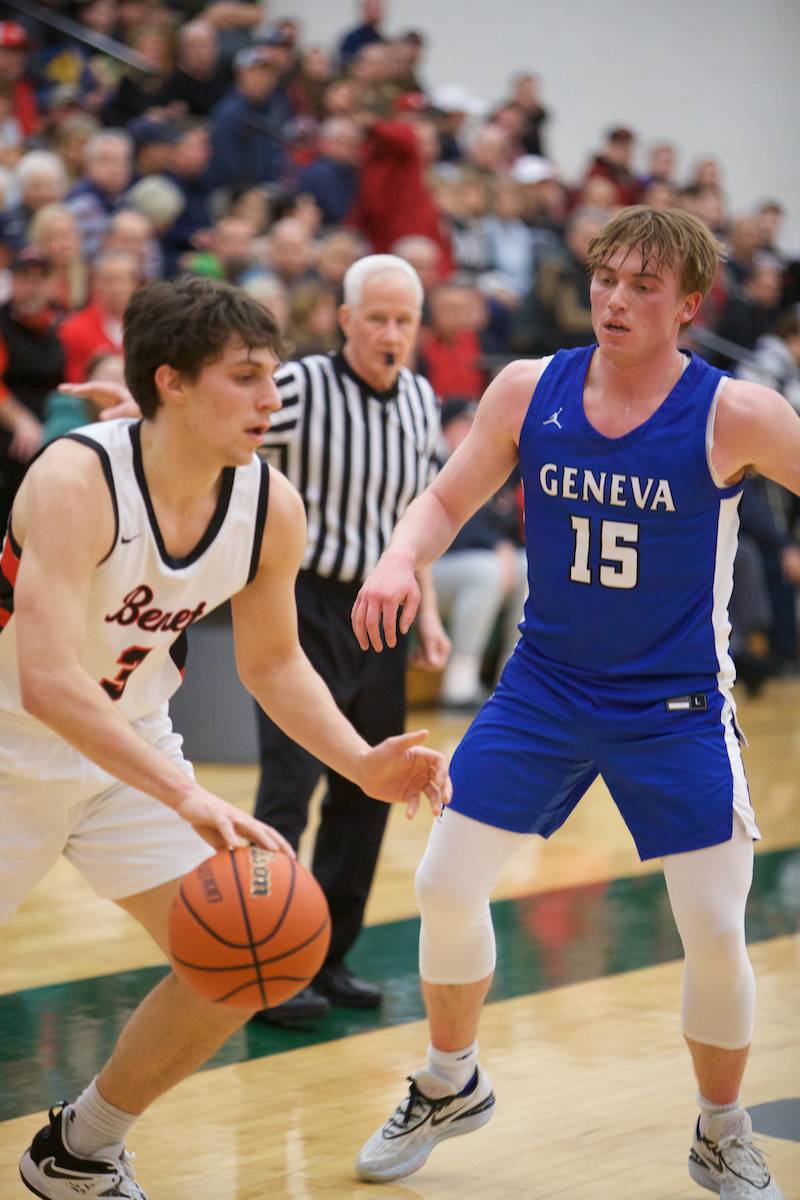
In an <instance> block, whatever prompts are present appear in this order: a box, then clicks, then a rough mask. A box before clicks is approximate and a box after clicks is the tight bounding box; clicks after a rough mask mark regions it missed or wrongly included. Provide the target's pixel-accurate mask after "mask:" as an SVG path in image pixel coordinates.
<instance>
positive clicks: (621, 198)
mask: <svg viewBox="0 0 800 1200" xmlns="http://www.w3.org/2000/svg"><path fill="white" fill-rule="evenodd" d="M635 142H636V134H635V133H634V132H633V130H632V129H627V128H626V127H625V126H622V125H617V126H615V127H614V128H613V129H610V130H609V131H608V133H607V134H606V139H605V142H604V143H603V145H602V147H601V149H600V150H598V152H597V154H595V156H594V158H593V159H592V161H591V163H590V164H589V169H588V171H587V172H586V176H587V178H591V176H592V175H602V176H603V177H604V178H605V179H610V180H611V182H612V183H613V184H614V186H615V188H616V189H617V203H618V204H622V205H627V204H637V203H638V201H639V196H640V194H641V187H640V184H639V181H638V180H637V178H636V176H635V175H634V173H633V148H634V144H635Z"/></svg>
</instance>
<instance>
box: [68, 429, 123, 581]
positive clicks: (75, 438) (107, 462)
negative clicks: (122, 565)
mask: <svg viewBox="0 0 800 1200" xmlns="http://www.w3.org/2000/svg"><path fill="white" fill-rule="evenodd" d="M63 436H64V437H65V438H67V439H68V440H69V441H71V442H80V443H81V445H82V446H88V447H89V448H90V450H94V451H95V452H96V454H97V457H98V458H99V459H100V465H101V467H102V468H103V475H104V476H105V480H106V483H107V484H108V490H109V492H110V493H111V503H112V505H113V508H114V538H113V540H112V542H111V545H110V547H109V549H108V553H107V554H104V555H103V557H102V558H101V559H100V562H99V563H98V564H97V565H98V567H102V565H103V563H104V562H107V561H108V559H109V558H110V557H111V555H112V553H113V552H114V547H115V546H116V544H117V538H118V536H119V505H118V503H117V489H116V488H115V487H114V473H113V471H112V470H111V459H110V458H109V457H108V451H107V450H106V448H105V446H101V445H100V443H99V442H95V441H93V439H92V438H90V437H84V435H83V434H82V433H65V434H64V435H63Z"/></svg>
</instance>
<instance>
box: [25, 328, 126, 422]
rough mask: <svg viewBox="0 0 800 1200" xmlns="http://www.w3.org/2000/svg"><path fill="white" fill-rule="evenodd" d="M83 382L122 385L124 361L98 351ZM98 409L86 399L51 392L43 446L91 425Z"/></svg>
mask: <svg viewBox="0 0 800 1200" xmlns="http://www.w3.org/2000/svg"><path fill="white" fill-rule="evenodd" d="M86 380H87V381H91V382H93V383H115V384H118V385H120V386H124V385H125V359H124V358H123V357H122V355H121V354H110V353H108V352H106V351H100V353H99V354H95V355H94V357H93V358H92V359H90V360H89V363H88V364H87V367H86ZM99 416H100V409H99V408H98V406H97V405H96V404H95V403H94V401H93V400H90V399H89V397H88V396H70V395H68V394H67V393H66V392H62V391H58V390H56V391H54V392H51V393H50V395H49V396H48V397H47V401H46V404H45V412H44V430H43V434H42V442H43V443H46V442H52V440H53V438H57V437H61V436H62V435H63V434H65V433H69V431H70V430H71V429H77V428H79V427H80V426H81V425H90V424H91V423H92V422H93V421H97V420H99Z"/></svg>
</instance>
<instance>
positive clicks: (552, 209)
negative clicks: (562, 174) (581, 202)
mask: <svg viewBox="0 0 800 1200" xmlns="http://www.w3.org/2000/svg"><path fill="white" fill-rule="evenodd" d="M510 176H511V179H512V180H513V181H514V183H518V184H519V185H520V189H521V193H522V217H523V220H524V221H525V223H526V224H527V225H530V226H531V228H533V229H535V230H550V231H552V232H557V233H560V232H561V229H562V228H563V224H564V209H565V207H566V202H565V196H564V190H563V188H562V186H561V183H560V182H559V179H558V172H557V170H556V168H555V167H554V165H553V164H552V163H551V162H550V161H549V160H548V159H546V158H542V157H541V156H540V155H538V154H523V155H522V156H521V157H520V158H518V159H517V161H516V162H515V163H514V165H513V166H512V168H511V171H510Z"/></svg>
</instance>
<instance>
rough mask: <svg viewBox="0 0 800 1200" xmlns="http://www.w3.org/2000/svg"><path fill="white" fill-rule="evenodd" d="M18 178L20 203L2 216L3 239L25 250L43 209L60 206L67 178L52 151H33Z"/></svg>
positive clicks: (22, 162)
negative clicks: (31, 228) (35, 219)
mask: <svg viewBox="0 0 800 1200" xmlns="http://www.w3.org/2000/svg"><path fill="white" fill-rule="evenodd" d="M14 178H15V180H16V182H17V185H18V188H19V202H18V203H17V204H15V205H13V206H12V207H11V208H9V209H7V210H6V211H5V212H3V213H2V214H0V231H1V232H2V235H3V237H5V238H7V239H8V241H9V242H10V243H11V244H12V246H14V248H15V249H18V250H19V249H21V248H22V247H23V246H24V245H25V242H26V241H27V236H28V225H29V224H30V221H31V219H32V218H33V216H34V215H35V213H36V212H38V210H39V209H40V208H44V206H45V205H46V204H58V203H59V202H60V201H61V200H63V199H64V196H65V195H66V193H67V174H66V171H65V170H64V164H63V163H62V162H61V159H60V158H59V157H58V155H57V154H52V153H51V152H50V151H49V150H31V151H30V153H28V154H25V155H24V156H23V157H22V158H21V159H20V160H19V162H18V163H17V166H16V168H15V170H14Z"/></svg>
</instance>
